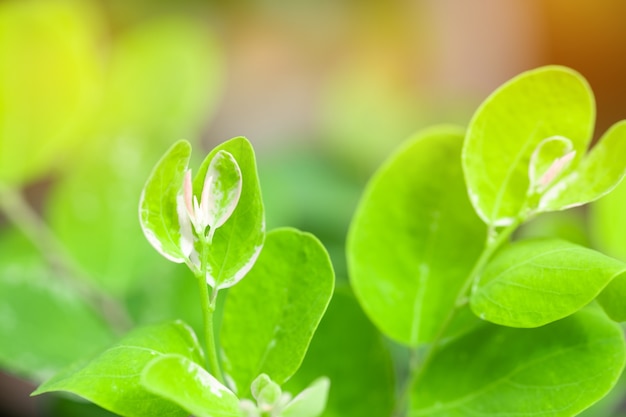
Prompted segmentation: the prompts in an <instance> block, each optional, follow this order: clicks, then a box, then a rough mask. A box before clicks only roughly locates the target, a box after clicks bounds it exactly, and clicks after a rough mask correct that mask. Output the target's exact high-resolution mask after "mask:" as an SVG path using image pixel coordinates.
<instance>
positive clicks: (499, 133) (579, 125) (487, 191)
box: [463, 66, 595, 227]
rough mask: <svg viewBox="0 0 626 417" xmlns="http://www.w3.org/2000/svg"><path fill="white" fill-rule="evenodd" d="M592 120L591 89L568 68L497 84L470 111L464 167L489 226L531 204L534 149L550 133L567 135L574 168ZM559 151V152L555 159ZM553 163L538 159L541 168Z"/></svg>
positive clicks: (588, 137) (540, 71) (503, 222)
mask: <svg viewBox="0 0 626 417" xmlns="http://www.w3.org/2000/svg"><path fill="white" fill-rule="evenodd" d="M594 121H595V103H594V98H593V93H592V92H591V89H590V88H589V85H588V84H587V82H586V81H585V79H584V78H583V77H582V76H581V75H580V74H578V73H577V72H575V71H573V70H571V69H568V68H565V67H559V66H548V67H542V68H538V69H535V70H532V71H527V72H525V73H522V74H520V75H518V76H517V77H515V78H513V79H512V80H510V81H508V82H507V83H505V84H504V85H502V86H501V87H500V88H498V89H497V90H496V91H495V92H494V93H492V94H491V95H490V96H489V97H488V98H487V99H486V100H485V101H484V102H483V104H482V105H481V106H480V107H479V108H478V110H477V111H476V113H475V114H474V116H473V118H472V120H471V122H470V125H469V128H468V132H467V137H466V141H465V145H464V147H463V170H464V172H465V178H466V180H467V186H468V191H469V195H470V199H471V201H472V204H473V205H474V208H475V209H476V212H477V213H478V214H479V216H480V217H481V218H482V219H483V220H484V221H485V222H486V223H487V224H488V225H490V226H492V227H493V226H505V225H508V224H510V223H512V222H513V221H514V220H515V219H516V218H518V217H519V216H521V215H522V216H523V215H525V213H522V211H523V210H525V209H533V208H534V207H533V205H535V204H536V202H534V201H530V200H529V196H528V191H529V186H530V178H529V164H530V161H531V158H532V156H533V154H534V153H535V152H536V150H537V148H538V147H539V146H540V145H541V144H542V143H544V141H545V140H546V139H549V138H553V137H559V138H563V140H567V141H568V142H567V143H568V147H569V146H570V145H571V149H572V151H575V152H576V153H575V155H574V160H573V161H572V162H571V167H574V166H576V165H577V163H578V161H580V159H581V158H582V156H583V155H584V153H585V151H586V149H587V146H588V144H589V142H590V140H591V136H592V132H593V125H594ZM553 151H554V150H553ZM563 156H564V155H562V154H561V153H560V151H559V153H558V154H555V155H554V157H555V162H556V159H557V158H560V157H563ZM551 165H552V164H550V163H549V162H548V161H546V160H542V161H541V166H543V167H546V166H547V167H549V166H551ZM571 167H570V168H569V170H571V169H572V168H571ZM533 170H535V168H533V169H532V170H531V173H532V172H533ZM541 171H542V173H546V171H545V170H541ZM567 171H568V168H567V167H564V170H563V171H562V172H563V173H565V172H567ZM560 173H561V172H559V174H560Z"/></svg>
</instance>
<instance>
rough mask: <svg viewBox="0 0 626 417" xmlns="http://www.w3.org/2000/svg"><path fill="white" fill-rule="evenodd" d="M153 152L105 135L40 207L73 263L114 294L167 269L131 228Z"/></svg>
mask: <svg viewBox="0 0 626 417" xmlns="http://www.w3.org/2000/svg"><path fill="white" fill-rule="evenodd" d="M153 153H154V151H153V152H150V153H147V152H145V149H142V147H141V146H140V145H139V144H138V143H137V142H136V141H131V140H127V139H122V138H117V139H111V140H109V141H108V142H107V144H106V146H104V145H102V144H101V145H100V146H98V147H97V149H95V150H94V151H93V152H90V153H89V154H88V155H85V156H83V158H82V160H81V161H80V163H78V164H75V165H74V166H72V168H71V170H70V171H69V172H68V175H65V176H63V177H62V178H59V180H58V181H55V183H54V184H53V186H52V188H51V190H50V193H49V196H48V199H47V203H46V206H45V215H46V220H47V222H48V224H49V225H50V228H51V229H52V230H53V232H54V233H55V235H56V236H57V237H58V238H59V240H61V241H62V242H63V245H64V247H65V248H66V249H67V250H68V252H69V253H70V254H71V256H72V257H73V258H74V259H75V261H76V263H78V264H79V265H80V266H81V267H82V268H83V269H84V270H85V271H87V272H88V275H89V277H90V278H93V279H94V281H95V282H97V285H98V286H100V287H101V288H104V289H106V290H107V291H108V292H110V293H112V294H115V295H116V296H118V297H120V298H123V297H127V296H128V293H129V292H130V291H131V290H132V289H133V287H136V286H138V281H140V280H141V279H142V278H143V277H144V276H149V277H150V278H151V279H152V280H154V281H157V280H158V279H159V278H162V277H163V276H164V275H165V274H166V273H167V269H168V267H167V265H168V264H169V262H167V261H166V260H164V259H163V258H161V257H160V256H159V255H158V254H157V253H156V252H155V251H154V250H153V249H152V247H151V246H150V245H147V244H146V239H145V237H144V235H143V233H142V231H141V229H140V228H139V227H137V196H138V195H140V193H141V191H142V188H143V186H144V183H145V179H146V178H147V177H148V174H149V173H150V171H151V170H152V168H153V167H154V161H155V159H154V158H153V156H152V154H153ZM94 236H97V237H98V238H97V244H95V243H94ZM164 265H165V267H164Z"/></svg>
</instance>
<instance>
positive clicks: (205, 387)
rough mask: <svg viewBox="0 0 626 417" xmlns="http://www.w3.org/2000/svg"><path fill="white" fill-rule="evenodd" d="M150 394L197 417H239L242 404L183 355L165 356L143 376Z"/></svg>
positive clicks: (149, 366)
mask: <svg viewBox="0 0 626 417" xmlns="http://www.w3.org/2000/svg"><path fill="white" fill-rule="evenodd" d="M141 383H142V385H143V386H144V387H145V388H146V389H148V391H150V392H152V393H154V394H157V395H160V396H161V397H163V398H166V399H168V400H170V401H172V402H174V403H176V404H178V405H179V406H181V407H182V408H184V409H185V410H187V411H188V412H189V413H191V414H193V415H194V416H196V417H215V416H220V417H227V416H228V417H239V400H238V399H237V397H236V396H235V394H233V393H232V392H231V391H230V390H229V389H228V388H226V387H225V386H224V385H222V384H221V383H220V382H219V381H218V380H217V379H215V378H214V377H213V376H212V375H211V374H209V373H208V372H207V371H206V370H205V369H204V368H202V367H201V366H200V365H198V364H197V363H195V362H193V361H191V360H190V359H188V358H186V357H185V356H181V355H163V356H161V357H158V358H156V359H154V360H153V361H152V362H150V363H149V364H148V365H147V366H146V368H145V369H144V370H143V372H142V374H141Z"/></svg>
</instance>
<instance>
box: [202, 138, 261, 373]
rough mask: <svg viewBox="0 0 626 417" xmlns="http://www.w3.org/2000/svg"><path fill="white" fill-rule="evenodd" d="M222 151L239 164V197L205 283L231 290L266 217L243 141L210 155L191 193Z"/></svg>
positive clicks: (251, 257) (219, 234)
mask: <svg viewBox="0 0 626 417" xmlns="http://www.w3.org/2000/svg"><path fill="white" fill-rule="evenodd" d="M222 151H226V152H228V153H229V154H230V155H232V157H234V159H235V161H236V162H237V164H238V165H239V169H240V171H241V196H240V197H239V202H238V204H237V207H236V208H235V209H234V211H233V212H232V214H231V215H230V216H229V218H228V221H226V222H225V223H224V224H223V225H222V226H220V227H219V229H217V230H215V231H214V233H215V234H214V235H213V239H212V244H211V247H210V251H209V259H208V271H207V282H208V283H209V285H211V286H217V287H218V288H226V287H230V286H232V285H234V284H236V283H237V282H239V281H240V280H241V279H242V278H243V277H244V276H245V275H246V273H247V272H248V271H249V270H250V268H252V266H253V265H254V262H255V261H256V259H257V257H258V256H259V253H260V252H261V248H262V247H263V240H264V239H265V216H264V209H263V201H262V199H261V188H260V186H259V180H258V175H257V169H256V161H255V156H254V150H253V149H252V145H251V144H250V142H248V140H247V139H246V138H243V137H237V138H234V139H231V140H229V141H226V142H224V143H222V144H221V145H219V146H217V147H216V148H215V149H213V150H212V151H211V153H209V155H208V156H207V157H206V159H205V160H204V162H203V163H202V165H201V166H200V169H199V170H198V173H197V174H196V176H195V179H194V182H193V194H194V195H195V196H201V195H202V189H203V187H204V181H205V178H206V176H207V171H208V169H209V166H210V165H211V162H212V161H213V159H214V158H215V157H216V156H217V155H220V154H221V152H222ZM198 252H199V253H201V251H200V250H199V251H198ZM257 375H258V374H257ZM255 377H256V375H255Z"/></svg>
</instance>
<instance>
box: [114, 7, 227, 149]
mask: <svg viewBox="0 0 626 417" xmlns="http://www.w3.org/2000/svg"><path fill="white" fill-rule="evenodd" d="M160 15H161V16H163V15H164V14H160ZM161 16H160V17H154V16H151V18H150V19H142V22H141V23H140V24H134V25H133V26H132V28H131V30H129V31H126V32H122V33H121V36H119V37H117V38H116V40H117V41H116V42H115V43H114V44H113V50H112V52H111V55H112V56H111V68H110V77H109V84H108V89H107V93H108V94H107V96H106V103H105V106H106V107H105V111H104V114H103V118H104V123H105V124H107V126H105V128H107V129H110V131H111V132H113V133H112V135H109V137H110V136H117V135H120V134H121V135H123V136H126V137H130V138H132V139H133V140H134V139H138V140H142V141H143V142H144V143H146V144H148V145H149V147H150V148H152V149H154V148H156V149H161V147H165V146H168V145H169V144H170V143H171V141H172V140H173V139H177V138H194V137H198V136H200V133H201V130H202V129H203V128H204V127H205V125H206V123H207V120H209V119H210V118H211V114H212V112H213V110H214V109H215V107H216V103H217V102H218V99H219V97H220V94H219V93H220V92H221V89H222V88H221V87H222V85H224V83H223V78H224V77H223V74H224V69H223V59H222V56H221V52H220V50H219V46H218V42H217V39H216V36H215V35H214V34H213V33H211V32H210V31H207V30H206V29H207V25H204V24H202V22H200V21H199V20H197V19H190V18H185V17H181V16H174V15H173V14H167V15H166V17H161ZM192 143H193V142H192ZM147 151H148V152H149V151H150V149H147Z"/></svg>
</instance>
